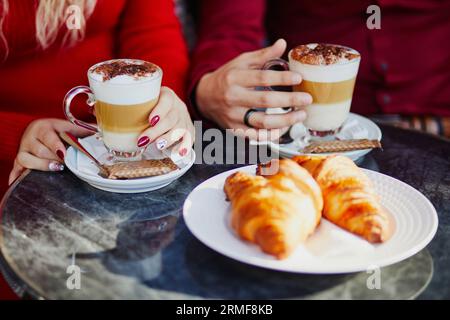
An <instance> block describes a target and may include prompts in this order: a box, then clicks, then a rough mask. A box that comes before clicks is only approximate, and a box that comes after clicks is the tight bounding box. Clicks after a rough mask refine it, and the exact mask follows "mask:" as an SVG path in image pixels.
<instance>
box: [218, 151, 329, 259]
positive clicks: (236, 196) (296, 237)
mask: <svg viewBox="0 0 450 320" xmlns="http://www.w3.org/2000/svg"><path fill="white" fill-rule="evenodd" d="M272 163H274V164H275V165H277V166H279V171H278V173H277V174H275V175H271V176H266V177H262V176H254V175H250V174H246V173H243V172H236V173H234V174H232V175H230V176H229V177H228V178H227V179H226V181H225V186H224V191H225V193H226V195H227V198H228V199H229V200H230V201H231V206H232V213H231V226H232V227H233V229H234V230H235V231H236V232H237V234H238V235H239V236H240V237H241V238H242V239H244V240H247V241H250V242H253V243H255V244H257V245H258V246H259V247H260V248H261V249H262V250H263V251H264V252H266V253H269V254H271V255H274V256H275V257H277V258H278V259H283V258H285V257H287V256H288V255H289V254H290V253H292V251H293V250H294V249H295V248H296V246H297V245H298V244H299V243H301V242H303V241H305V240H306V238H307V237H308V236H309V235H310V234H311V233H313V232H314V230H315V228H316V226H317V224H318V222H319V221H320V217H321V212H322V206H323V202H322V194H321V191H320V187H319V186H318V185H317V183H316V182H315V181H314V179H313V178H312V177H311V175H310V174H309V173H308V172H307V171H306V170H305V169H303V168H302V167H300V166H299V165H297V164H296V163H295V162H294V161H292V160H289V159H284V160H274V161H272Z"/></svg>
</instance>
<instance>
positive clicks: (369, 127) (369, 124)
mask: <svg viewBox="0 0 450 320" xmlns="http://www.w3.org/2000/svg"><path fill="white" fill-rule="evenodd" d="M350 121H356V122H357V125H356V127H353V128H352V130H344V131H343V132H341V133H340V134H341V135H342V136H343V137H345V139H355V138H357V137H354V136H353V132H354V131H357V130H358V129H360V130H366V131H367V136H366V137H364V138H366V139H369V140H378V141H381V130H380V128H379V127H378V126H377V125H376V124H375V123H374V122H373V121H372V120H370V119H368V118H366V117H363V116H360V115H357V114H355V113H350V114H349V116H348V119H347V121H346V122H350ZM303 128H304V127H303V125H302V124H296V125H294V126H293V128H292V129H291V132H296V131H297V132H298V131H302V130H303ZM268 145H269V147H270V148H271V149H272V150H273V151H275V152H277V153H279V154H280V156H282V157H285V158H292V157H293V156H297V155H301V154H304V153H302V152H299V151H298V147H297V146H296V145H295V143H294V142H293V143H289V144H285V145H279V144H277V143H274V142H268ZM371 150H372V149H365V150H355V151H348V152H341V153H339V154H341V155H344V156H347V157H349V158H350V159H352V160H353V161H356V160H358V159H359V158H361V157H363V156H365V155H366V154H367V153H369V152H370V151H371ZM323 154H324V155H325V154H326V153H323Z"/></svg>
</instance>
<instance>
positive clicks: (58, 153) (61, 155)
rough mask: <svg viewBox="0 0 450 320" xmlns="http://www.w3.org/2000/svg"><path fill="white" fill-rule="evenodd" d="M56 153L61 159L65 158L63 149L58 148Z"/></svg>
mask: <svg viewBox="0 0 450 320" xmlns="http://www.w3.org/2000/svg"><path fill="white" fill-rule="evenodd" d="M56 155H57V156H58V157H59V158H60V159H61V160H64V152H62V151H61V150H56Z"/></svg>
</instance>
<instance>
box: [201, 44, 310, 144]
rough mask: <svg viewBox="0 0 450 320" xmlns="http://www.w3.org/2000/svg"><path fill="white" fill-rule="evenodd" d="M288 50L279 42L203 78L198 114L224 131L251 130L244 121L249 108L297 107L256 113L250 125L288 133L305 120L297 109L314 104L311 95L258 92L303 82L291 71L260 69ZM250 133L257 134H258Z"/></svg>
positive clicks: (242, 57)
mask: <svg viewBox="0 0 450 320" xmlns="http://www.w3.org/2000/svg"><path fill="white" fill-rule="evenodd" d="M285 50H286V41H284V40H282V39H280V40H278V41H277V42H275V43H274V44H273V45H272V46H270V47H267V48H264V49H261V50H257V51H253V52H247V53H243V54H241V55H240V56H238V57H237V58H235V59H234V60H231V61H230V62H229V63H227V64H225V65H223V66H222V67H220V68H219V69H217V70H216V71H214V72H211V73H208V74H206V75H204V76H203V77H202V79H201V80H200V81H199V83H198V86H197V90H196V102H197V106H198V108H199V111H200V112H201V113H202V114H203V115H204V116H205V117H206V118H208V119H211V120H213V121H215V122H216V123H217V124H219V125H220V126H221V127H222V128H232V129H244V130H245V129H248V127H247V126H246V125H245V124H244V122H243V119H244V115H245V113H246V112H247V110H248V109H250V108H281V107H294V111H292V112H289V113H284V114H270V115H269V114H266V113H265V112H255V113H253V114H252V115H251V117H250V119H249V123H250V124H251V125H252V126H253V127H255V128H257V129H284V130H282V131H285V130H286V128H288V127H290V126H291V125H293V124H295V123H297V122H301V121H303V120H304V119H305V117H306V113H305V112H304V111H303V110H295V108H301V107H304V106H306V105H308V104H310V103H312V97H311V95H309V94H308V93H305V92H281V91H256V90H255V87H260V86H262V87H265V86H292V85H296V84H299V83H300V82H301V81H302V78H301V76H300V74H298V73H295V72H292V71H273V70H259V69H260V68H261V67H262V66H263V65H264V64H265V63H266V62H267V61H269V60H271V59H274V58H279V57H280V56H281V55H282V54H283V52H284V51H285ZM278 131H280V130H278ZM249 132H253V134H254V132H255V131H254V130H253V131H252V130H249ZM275 136H277V135H275ZM250 138H252V139H255V138H258V137H250Z"/></svg>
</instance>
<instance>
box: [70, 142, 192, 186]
mask: <svg viewBox="0 0 450 320" xmlns="http://www.w3.org/2000/svg"><path fill="white" fill-rule="evenodd" d="M80 143H82V144H83V146H84V147H85V148H86V149H87V150H88V151H89V152H92V151H93V149H94V148H93V147H92V146H93V145H94V146H95V148H99V145H101V146H102V142H101V141H98V140H97V139H96V138H95V137H94V136H90V137H87V138H84V139H80ZM103 148H104V147H103ZM105 152H106V149H105ZM186 158H187V159H186V160H187V161H185V162H184V163H183V164H182V165H181V168H179V169H177V170H175V171H172V172H170V173H167V174H163V175H160V176H155V177H147V178H139V179H128V180H112V179H105V178H102V177H100V176H99V175H98V174H97V172H98V169H96V167H95V166H94V164H93V163H92V161H91V160H90V159H89V158H88V157H86V156H85V155H84V154H82V153H81V152H78V151H77V150H76V149H74V148H73V147H69V149H68V150H67V154H66V157H65V159H64V162H65V164H66V167H67V168H69V170H70V171H72V172H73V174H75V175H76V176H77V177H78V178H80V179H81V180H83V181H85V182H87V183H88V184H90V185H91V186H93V187H94V188H97V189H101V190H104V191H108V192H115V193H141V192H148V191H153V190H157V189H160V188H163V187H165V186H167V185H168V184H170V183H171V182H173V181H175V180H176V179H178V178H180V177H181V176H182V175H183V174H185V173H186V171H188V170H189V168H190V167H192V165H193V164H194V161H195V152H194V150H191V152H190V154H189V155H188V156H186ZM79 163H83V164H84V166H86V167H89V166H92V169H90V170H89V171H88V170H86V169H84V168H83V169H80V168H79Z"/></svg>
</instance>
